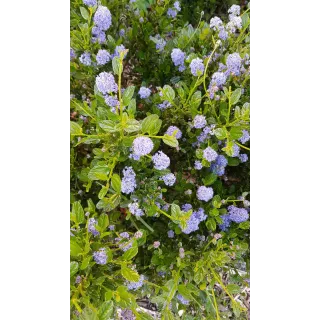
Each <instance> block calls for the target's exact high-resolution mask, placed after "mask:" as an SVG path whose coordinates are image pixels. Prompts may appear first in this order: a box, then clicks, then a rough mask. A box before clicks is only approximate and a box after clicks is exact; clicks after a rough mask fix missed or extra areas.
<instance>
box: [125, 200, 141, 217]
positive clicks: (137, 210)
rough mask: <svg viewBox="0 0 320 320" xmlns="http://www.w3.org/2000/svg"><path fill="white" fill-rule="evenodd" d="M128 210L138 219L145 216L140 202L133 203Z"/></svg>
mask: <svg viewBox="0 0 320 320" xmlns="http://www.w3.org/2000/svg"><path fill="white" fill-rule="evenodd" d="M128 209H129V212H130V213H131V214H133V215H134V216H137V217H141V216H143V214H144V213H143V210H142V209H140V208H139V203H138V202H132V203H129V204H128Z"/></svg>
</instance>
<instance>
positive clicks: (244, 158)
mask: <svg viewBox="0 0 320 320" xmlns="http://www.w3.org/2000/svg"><path fill="white" fill-rule="evenodd" d="M239 159H240V161H241V162H247V161H248V155H247V154H245V153H242V154H239Z"/></svg>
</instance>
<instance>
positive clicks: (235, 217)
mask: <svg viewBox="0 0 320 320" xmlns="http://www.w3.org/2000/svg"><path fill="white" fill-rule="evenodd" d="M228 213H229V217H230V220H231V221H234V222H236V223H241V222H244V221H247V220H248V219H249V214H248V211H247V210H246V209H244V208H238V207H236V206H233V205H232V206H229V207H228Z"/></svg>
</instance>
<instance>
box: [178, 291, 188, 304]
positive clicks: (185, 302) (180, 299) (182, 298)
mask: <svg viewBox="0 0 320 320" xmlns="http://www.w3.org/2000/svg"><path fill="white" fill-rule="evenodd" d="M177 299H178V300H179V301H180V303H182V304H184V305H189V302H190V301H189V300H188V299H185V298H184V297H183V296H182V295H181V294H180V293H179V294H178V295H177Z"/></svg>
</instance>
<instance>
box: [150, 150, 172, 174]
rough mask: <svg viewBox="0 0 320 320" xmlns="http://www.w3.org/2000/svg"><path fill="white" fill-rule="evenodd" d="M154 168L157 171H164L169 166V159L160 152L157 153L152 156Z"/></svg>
mask: <svg viewBox="0 0 320 320" xmlns="http://www.w3.org/2000/svg"><path fill="white" fill-rule="evenodd" d="M152 161H153V163H154V167H155V169H157V170H164V169H167V168H168V167H169V166H170V158H169V157H168V156H167V155H166V154H164V153H163V152H162V151H158V152H157V153H156V154H154V155H153V156H152Z"/></svg>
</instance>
